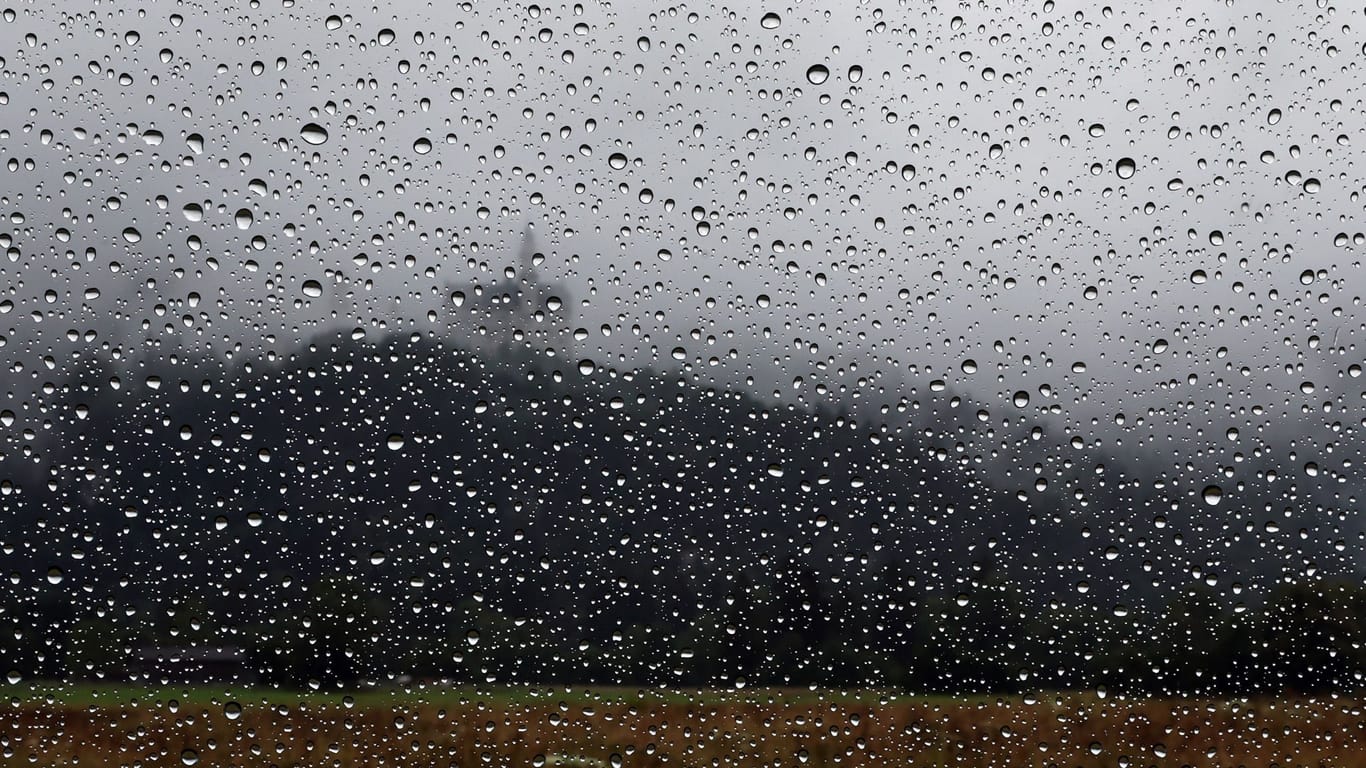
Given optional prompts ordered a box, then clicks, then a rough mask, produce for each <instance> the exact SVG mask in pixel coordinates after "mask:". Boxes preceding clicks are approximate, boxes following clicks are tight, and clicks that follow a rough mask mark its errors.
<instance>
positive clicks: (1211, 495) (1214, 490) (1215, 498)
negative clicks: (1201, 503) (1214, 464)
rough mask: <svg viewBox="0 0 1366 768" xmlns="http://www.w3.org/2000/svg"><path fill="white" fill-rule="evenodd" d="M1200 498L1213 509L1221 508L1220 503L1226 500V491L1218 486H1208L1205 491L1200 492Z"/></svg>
mask: <svg viewBox="0 0 1366 768" xmlns="http://www.w3.org/2000/svg"><path fill="white" fill-rule="evenodd" d="M1200 498H1202V499H1204V500H1205V503H1206V504H1208V505H1210V506H1211V507H1217V506H1219V502H1220V501H1223V499H1224V489H1223V488H1220V487H1219V486H1217V485H1207V486H1205V490H1203V491H1201V492H1200Z"/></svg>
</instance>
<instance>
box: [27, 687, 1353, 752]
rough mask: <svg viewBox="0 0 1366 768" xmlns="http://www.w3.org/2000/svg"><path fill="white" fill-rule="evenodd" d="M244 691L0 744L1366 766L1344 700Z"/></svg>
mask: <svg viewBox="0 0 1366 768" xmlns="http://www.w3.org/2000/svg"><path fill="white" fill-rule="evenodd" d="M238 693H239V695H240V698H239V699H237V700H234V699H232V698H229V697H228V696H221V695H220V696H215V695H212V694H209V693H198V694H196V693H194V692H184V695H183V698H182V699H179V700H177V699H176V698H174V697H172V696H166V695H147V696H145V697H142V698H137V697H133V698H122V699H116V700H112V701H110V700H106V702H105V703H101V702H100V701H99V699H100V698H101V697H100V696H99V695H95V696H93V697H87V698H86V699H85V700H79V701H77V700H72V699H61V698H56V697H51V698H48V699H47V700H46V701H44V700H43V697H41V696H40V697H38V699H37V700H35V699H34V698H27V699H25V698H19V697H14V698H11V699H9V700H8V702H7V703H6V704H5V705H4V708H3V710H0V748H3V752H2V753H0V754H3V763H4V764H5V765H39V766H58V765H61V766H76V765H80V766H97V767H99V766H129V767H135V766H181V765H196V766H204V767H207V766H453V765H454V766H485V765H488V766H537V765H545V766H564V767H566V768H567V767H568V766H603V768H608V767H609V766H617V765H619V766H688V767H690V766H698V767H701V766H802V765H806V766H962V767H965V768H973V767H976V766H1040V767H1042V766H1068V767H1085V768H1101V767H1110V766H1133V767H1134V768H1138V767H1139V766H1187V765H1189V766H1248V767H1249V768H1251V767H1252V766H1266V767H1270V766H1341V767H1342V768H1356V767H1357V766H1362V765H1366V725H1363V720H1364V719H1366V718H1363V714H1362V713H1363V709H1362V708H1361V706H1360V703H1359V702H1357V701H1355V700H1350V701H1349V700H1345V699H1335V698H1323V699H1317V700H1312V699H1304V700H1293V701H1291V700H1286V701H1266V700H1255V701H1237V702H1228V701H1196V700H1134V699H1130V700H1123V699H1116V698H1105V699H1102V698H1100V697H1097V696H1095V695H1083V694H1060V695H1049V696H1045V697H1039V698H1038V699H1029V698H1020V697H1002V698H991V697H987V698H979V699H971V700H967V699H961V700H960V699H953V698H947V697H935V698H915V697H901V698H896V697H883V698H880V699H879V698H878V697H877V696H876V695H873V694H869V695H867V696H857V695H844V696H835V695H829V696H823V695H820V694H816V693H811V692H801V693H800V694H783V693H777V692H769V693H765V692H758V693H755V694H748V693H747V694H746V696H745V697H744V698H740V697H738V696H737V695H735V694H715V695H710V694H706V693H694V694H693V695H691V696H688V695H686V694H681V693H678V694H672V695H654V696H650V695H646V694H644V693H643V692H642V693H637V694H633V695H620V694H609V695H603V694H597V695H591V694H586V693H585V692H582V691H580V692H569V691H563V690H562V691H558V692H557V691H553V690H551V691H545V692H543V693H539V694H534V693H533V694H531V695H525V694H522V695H511V694H508V693H506V692H504V693H503V694H501V695H500V694H496V693H495V694H486V695H484V696H482V697H481V696H479V695H477V694H475V695H457V694H455V693H450V694H448V695H445V696H442V695H430V694H429V695H419V696H413V695H411V694H409V695H408V696H406V697H398V696H395V697H392V698H391V699H390V700H388V701H386V700H385V698H384V696H383V695H371V694H367V695H365V696H361V697H359V698H357V699H346V700H342V699H341V698H340V697H336V698H333V699H329V698H327V697H322V696H317V695H313V694H309V695H303V696H297V695H296V696H293V697H292V698H291V697H289V696H287V695H284V694H279V693H274V694H272V696H273V697H274V698H272V699H269V700H267V699H264V698H261V697H260V696H259V695H257V696H255V697H253V696H251V695H248V694H247V693H246V692H240V691H239V692H238ZM239 700H240V701H241V704H240V706H239V705H238V704H237V701H239ZM116 702H121V703H116ZM253 702H254V703H253ZM286 702H288V703H286Z"/></svg>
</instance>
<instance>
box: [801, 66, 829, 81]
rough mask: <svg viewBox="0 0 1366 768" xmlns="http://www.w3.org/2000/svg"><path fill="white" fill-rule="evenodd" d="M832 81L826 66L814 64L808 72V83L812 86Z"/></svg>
mask: <svg viewBox="0 0 1366 768" xmlns="http://www.w3.org/2000/svg"><path fill="white" fill-rule="evenodd" d="M829 79H830V70H829V68H827V67H826V66H825V65H824V64H813V65H812V66H811V67H809V68H807V70H806V81H807V82H808V83H811V84H812V85H820V84H821V83H824V82H825V81H826V80H829Z"/></svg>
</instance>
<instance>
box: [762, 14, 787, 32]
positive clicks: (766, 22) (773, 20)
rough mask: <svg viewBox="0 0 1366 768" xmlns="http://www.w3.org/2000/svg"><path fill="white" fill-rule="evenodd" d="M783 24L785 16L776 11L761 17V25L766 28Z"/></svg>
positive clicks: (773, 27) (774, 27) (775, 27)
mask: <svg viewBox="0 0 1366 768" xmlns="http://www.w3.org/2000/svg"><path fill="white" fill-rule="evenodd" d="M782 24H783V17H781V16H779V15H778V14H776V13H765V14H764V17H763V18H762V19H759V26H761V27H763V28H764V29H777V28H778V27H780V26H782Z"/></svg>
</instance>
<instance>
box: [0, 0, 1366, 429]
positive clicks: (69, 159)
mask: <svg viewBox="0 0 1366 768" xmlns="http://www.w3.org/2000/svg"><path fill="white" fill-rule="evenodd" d="M15 11H16V13H15V14H14V15H13V17H12V18H8V17H7V18H6V20H5V21H3V22H0V51H3V52H4V55H5V61H4V66H3V68H0V70H2V71H0V88H2V89H3V91H4V95H5V99H4V103H3V106H0V114H3V116H4V117H3V120H0V126H3V128H4V129H5V130H6V131H7V133H6V135H5V137H4V148H5V154H6V161H7V162H9V163H10V169H9V171H7V172H6V173H5V179H6V182H5V186H4V190H3V191H4V196H3V201H0V202H3V209H4V214H5V217H6V221H7V225H6V226H7V231H6V234H5V235H4V236H5V243H4V244H5V246H6V247H7V248H8V250H9V258H8V259H6V260H5V261H4V263H3V265H0V269H3V273H4V281H5V284H6V287H7V295H6V296H5V297H4V301H5V302H6V304H5V306H4V310H5V314H3V315H0V332H3V334H4V335H5V337H6V340H7V342H8V343H7V345H6V348H5V350H4V354H5V355H6V358H7V365H9V367H10V370H12V371H23V370H29V371H32V370H41V369H42V368H43V367H44V360H43V358H44V357H45V356H48V355H53V356H54V357H56V358H61V357H63V356H65V355H67V354H69V353H70V351H71V349H72V348H90V347H95V348H98V347H99V346H100V345H101V344H103V343H105V342H109V343H112V344H123V345H126V346H129V347H132V346H136V345H138V344H140V343H141V342H143V341H145V340H146V339H156V340H159V341H160V342H161V343H162V344H163V345H165V346H166V347H171V346H174V345H176V344H180V343H185V342H187V341H189V342H190V343H192V344H194V345H196V346H201V347H204V348H208V349H214V350H218V351H220V352H221V351H223V350H226V349H228V348H230V347H232V346H233V345H236V344H240V345H241V346H242V347H243V348H244V353H243V354H245V355H248V356H250V355H257V354H261V353H262V352H263V351H265V350H270V349H274V350H276V351H285V350H287V349H288V348H289V347H290V346H291V345H292V344H293V343H294V342H296V341H297V340H299V339H301V338H305V337H307V336H308V335H310V334H312V333H314V332H315V330H316V327H317V323H318V322H319V321H320V319H321V318H324V317H326V316H327V315H328V313H331V312H336V313H337V314H338V319H336V320H331V321H328V322H330V323H332V324H335V325H336V326H338V327H365V328H370V329H376V327H377V323H379V322H380V321H383V322H384V323H385V324H387V326H388V327H397V326H402V327H405V328H406V327H410V326H411V327H414V328H429V327H431V326H430V324H429V323H428V321H427V319H426V318H427V313H428V312H429V311H436V312H438V314H441V313H446V312H449V311H450V310H451V309H452V307H451V304H450V301H449V296H450V293H451V290H453V289H454V288H457V287H460V286H467V285H468V284H470V283H471V281H480V282H482V283H488V282H489V281H490V280H491V279H492V278H494V277H497V276H498V275H499V273H501V271H502V270H503V268H504V267H505V266H506V265H508V264H511V263H513V262H514V260H515V256H516V253H517V251H518V248H519V247H520V242H521V233H522V231H523V229H524V227H525V226H526V225H527V224H528V223H530V224H531V225H532V226H533V227H534V228H535V230H536V233H537V234H536V238H537V242H538V244H539V247H540V248H541V249H542V250H543V251H544V252H545V253H546V257H547V258H546V262H545V264H544V265H543V266H542V272H543V274H544V275H546V276H548V277H550V278H552V279H555V280H558V281H563V282H564V284H565V285H566V286H567V287H568V289H569V292H570V293H571V294H572V298H573V310H574V321H573V322H574V324H575V325H576V326H580V327H582V328H584V329H586V330H587V331H588V332H589V336H588V338H587V339H584V340H582V341H580V342H578V343H576V344H575V345H574V350H573V352H572V354H573V355H574V356H576V357H588V358H593V359H595V361H596V362H598V363H599V364H600V365H609V364H613V363H616V364H622V365H627V366H636V365H642V364H651V365H656V366H659V367H677V366H680V365H684V364H687V365H689V366H691V367H692V368H693V370H694V372H695V373H696V375H697V376H698V378H699V380H703V381H706V380H715V381H718V382H724V383H728V384H735V383H739V382H743V381H745V380H746V378H747V377H753V382H752V384H751V385H750V386H752V387H753V388H754V389H755V390H756V391H758V392H760V393H762V394H764V395H766V396H769V397H772V396H773V393H774V392H775V391H781V392H782V395H781V397H782V399H784V400H788V401H791V400H793V399H795V398H798V397H801V398H804V399H807V400H808V401H809V400H810V399H811V398H813V397H816V396H817V395H816V387H818V386H819V385H822V384H823V385H825V386H828V387H830V388H831V389H833V390H836V391H838V390H839V389H840V388H841V387H843V388H844V391H845V392H846V393H848V392H854V391H860V392H861V393H862V394H864V395H866V396H870V397H871V398H872V399H874V400H883V399H886V398H887V397H888V396H879V395H877V394H876V392H875V390H876V389H877V388H878V387H884V388H886V389H887V390H889V391H890V392H891V395H890V397H891V398H892V399H895V397H899V396H901V395H902V394H906V395H907V396H908V397H911V398H912V399H914V397H916V396H917V394H916V393H924V392H925V391H926V390H927V388H928V386H929V383H930V382H931V381H933V380H936V379H942V380H945V381H946V382H947V383H948V384H949V385H950V386H952V387H955V388H960V389H962V390H964V391H968V392H971V393H973V394H974V395H975V396H977V397H978V398H979V399H981V400H983V401H984V402H985V403H986V404H987V405H988V406H989V407H990V408H991V409H992V410H993V412H994V413H1004V414H1006V415H1014V416H1018V415H1020V414H1021V413H1022V412H1025V413H1029V414H1031V415H1032V416H1034V417H1037V418H1039V419H1042V420H1052V421H1054V422H1056V423H1057V424H1058V425H1059V426H1062V427H1066V428H1072V429H1086V428H1088V426H1087V425H1088V424H1089V420H1090V419H1092V418H1098V419H1101V420H1102V421H1105V422H1111V421H1113V420H1114V419H1115V417H1116V415H1117V414H1121V413H1122V414H1126V418H1127V419H1128V423H1129V424H1132V423H1133V421H1132V420H1133V419H1134V418H1135V417H1136V416H1138V415H1141V414H1142V412H1143V410H1145V409H1147V408H1149V407H1163V406H1166V407H1168V408H1169V409H1171V410H1169V412H1168V414H1167V415H1166V417H1165V418H1168V419H1177V420H1180V419H1186V420H1188V421H1193V422H1195V423H1196V424H1197V425H1198V426H1199V427H1200V428H1201V429H1208V431H1209V433H1210V434H1212V435H1222V434H1223V433H1224V431H1225V427H1226V426H1228V425H1241V426H1242V428H1243V429H1249V428H1251V429H1256V428H1258V427H1264V428H1265V427H1269V426H1271V425H1279V424H1283V423H1285V422H1284V420H1285V419H1290V420H1292V421H1295V422H1307V423H1306V424H1305V428H1306V429H1308V428H1310V427H1314V426H1318V427H1322V426H1323V425H1324V424H1327V423H1330V422H1332V421H1334V420H1335V419H1337V418H1340V416H1339V415H1332V416H1330V417H1329V418H1328V419H1327V420H1326V421H1325V419H1324V418H1323V414H1322V413H1320V412H1319V411H1320V410H1321V408H1322V406H1323V405H1324V404H1330V403H1335V404H1336V405H1334V406H1333V407H1335V408H1336V409H1337V412H1338V413H1340V412H1341V411H1342V410H1344V409H1348V410H1351V411H1360V409H1361V407H1362V404H1361V386H1360V380H1359V379H1358V380H1354V379H1353V378H1352V377H1351V375H1350V374H1349V373H1347V372H1348V371H1349V367H1350V366H1352V365H1355V364H1359V363H1360V362H1361V357H1362V355H1361V350H1360V347H1359V344H1358V338H1359V336H1360V334H1361V332H1362V330H1363V326H1362V320H1361V317H1362V316H1361V308H1360V293H1361V287H1362V285H1363V281H1362V276H1361V265H1360V251H1361V248H1362V247H1363V241H1362V237H1361V235H1360V232H1361V230H1363V229H1366V227H1363V226H1362V225H1361V223H1360V219H1359V212H1360V210H1361V204H1360V200H1359V194H1360V192H1361V189H1360V181H1359V178H1358V177H1359V175H1360V174H1359V172H1357V171H1356V169H1355V163H1356V155H1357V153H1358V152H1359V149H1358V147H1357V146H1356V145H1357V144H1359V142H1360V141H1361V139H1360V136H1361V130H1360V128H1361V127H1362V120H1363V119H1362V113H1361V109H1362V104H1361V97H1360V89H1361V85H1360V83H1361V81H1362V77H1361V71H1360V70H1361V61H1362V43H1363V39H1362V30H1363V29H1366V20H1363V19H1362V18H1360V16H1361V11H1360V9H1356V8H1352V9H1345V8H1344V9H1339V10H1336V11H1330V10H1328V9H1319V8H1315V7H1312V6H1307V5H1295V4H1289V3H1284V4H1277V5H1274V6H1271V5H1262V4H1248V3H1243V4H1219V3H1196V4H1174V3H1157V4H1138V5H1131V4H1114V5H1113V6H1111V7H1107V8H1104V9H1102V6H1099V5H1095V4H1091V3H1059V4H1039V3H1032V4H1028V5H1015V4H998V5H984V4H979V5H973V6H971V7H969V4H966V3H964V4H943V5H939V6H935V5H919V4H912V5H908V6H901V5H895V4H892V3H884V4H878V3H852V2H851V3H824V4H821V3H798V4H792V5H781V4H769V5H764V4H751V3H740V4H735V5H728V6H720V5H713V6H705V5H696V6H688V5H682V4H680V5H674V6H664V5H659V6H646V5H645V4H639V5H637V4H630V3H583V4H573V3H570V4H561V3H546V4H539V3H484V2H479V3H470V4H466V5H463V6H462V5H457V4H445V3H395V4H385V5H384V7H383V9H382V10H381V9H377V8H375V7H370V6H366V5H361V4H354V5H347V4H340V3H336V4H323V3H308V2H298V3H288V2H286V3H281V2H280V1H279V0H266V1H265V2H262V3H260V4H259V6H257V5H256V4H237V5H234V6H232V7H231V8H229V9H219V8H217V7H215V6H214V5H213V4H204V5H193V4H188V3H186V4H175V3H160V2H156V3H127V4H121V3H98V4H92V5H88V6H87V5H84V4H83V5H81V6H80V8H79V9H78V8H76V7H73V6H70V5H68V4H58V5H56V6H53V5H49V4H46V3H31V4H20V5H18V6H17V7H16V8H15ZM309 124H315V125H317V126H321V127H322V128H323V129H324V130H325V132H326V138H325V140H324V139H323V138H322V136H321V134H317V133H313V132H310V131H309V130H306V129H305V126H307V125H309ZM317 142H321V143H317ZM424 142H425V143H424ZM30 162H31V164H32V167H31V168H30V167H29V165H28V164H29V163H30ZM135 233H136V234H135ZM1344 235H1345V237H1344ZM1353 238H1355V240H1354V239H1353ZM133 240H136V242H133ZM407 257H411V259H408V258H407ZM666 259H667V260H666ZM307 280H317V281H319V282H320V283H322V284H323V286H324V290H323V294H322V295H321V296H310V295H308V293H306V292H305V291H304V288H303V284H304V282H305V281H307ZM49 291H53V292H54V293H51V294H49V293H48V292H49ZM195 296H197V297H198V298H197V300H196V299H195V298H194V297H195ZM442 316H443V317H444V315H442ZM186 318H188V319H186ZM144 321H146V322H148V323H149V324H150V327H149V328H148V329H146V330H139V329H138V328H137V326H138V324H139V323H142V322H144ZM439 322H444V320H440V321H439ZM166 326H171V327H173V328H174V329H175V330H174V331H166V330H165V327H166ZM604 326H605V327H606V328H607V330H608V331H610V335H604V333H603V330H602V329H603V327H604ZM73 329H74V330H76V331H77V332H78V334H83V333H86V332H87V331H90V330H94V331H96V332H97V333H98V336H97V338H96V340H95V341H93V342H87V341H85V340H84V339H82V340H80V341H78V342H76V343H74V344H72V343H70V342H68V341H67V332H68V331H69V330H73ZM676 350H680V351H677V352H676ZM969 360H970V361H973V362H974V363H975V372H969V370H968V369H971V368H972V366H970V365H965V361H969ZM1077 364H1084V370H1083V369H1082V367H1081V366H1079V365H1077ZM1358 370H1359V369H1358ZM16 378H17V379H22V378H23V377H21V376H18V375H16ZM1304 382H1312V383H1313V387H1307V386H1303V383H1304ZM1021 390H1023V391H1027V392H1029V393H1030V396H1031V397H1030V402H1029V404H1028V405H1027V406H1026V407H1025V409H1019V408H1016V406H1014V405H1013V404H1012V402H1013V399H1014V393H1016V392H1018V391H1021ZM1172 404H1175V405H1174V406H1173V405H1172ZM1055 405H1056V406H1057V408H1056V410H1057V411H1058V413H1057V414H1056V415H1049V414H1048V413H1047V412H1046V410H1045V409H1048V408H1050V407H1051V406H1055ZM1255 405H1260V406H1262V407H1263V408H1264V409H1265V411H1264V413H1263V414H1261V415H1253V414H1250V413H1249V412H1248V409H1250V408H1252V407H1253V406H1255ZM1026 409H1027V410H1026ZM1306 409H1308V410H1306ZM1330 410H1331V409H1330ZM1359 420H1360V416H1359V414H1358V415H1357V416H1356V417H1353V418H1351V419H1350V420H1349V423H1351V421H1359Z"/></svg>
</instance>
